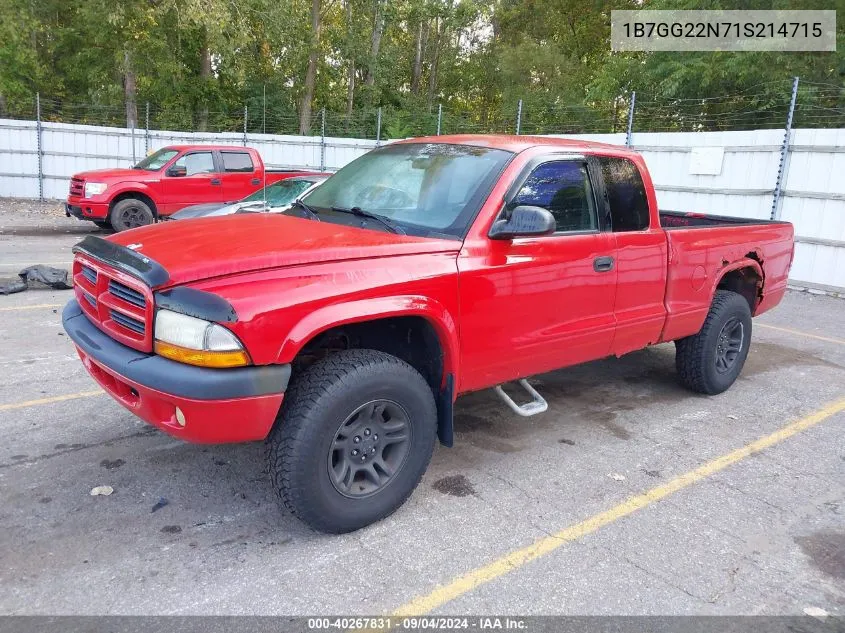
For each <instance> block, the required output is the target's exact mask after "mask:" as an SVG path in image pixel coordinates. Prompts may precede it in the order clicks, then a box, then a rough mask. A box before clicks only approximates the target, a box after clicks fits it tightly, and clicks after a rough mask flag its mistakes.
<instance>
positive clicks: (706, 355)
mask: <svg viewBox="0 0 845 633" xmlns="http://www.w3.org/2000/svg"><path fill="white" fill-rule="evenodd" d="M750 345H751V309H750V308H749V307H748V302H747V301H746V300H745V298H744V297H742V296H741V295H738V294H737V293H735V292H731V291H729V290H717V291H716V296H715V297H714V298H713V304H712V305H711V306H710V312H708V313H707V318H706V319H705V320H704V325H703V326H702V327H701V330H700V331H699V332H698V334H694V335H693V336H688V337H686V338H682V339H678V340H677V341H675V367H676V369H677V371H678V377H679V378H680V381H681V383H682V384H683V385H684V386H685V387H687V388H688V389H691V390H693V391H697V392H698V393H705V394H708V395H715V394H717V393H722V392H723V391H725V390H726V389H728V387H730V386H731V385H732V384H733V383H734V381H735V380H736V379H737V376H739V373H740V372H741V371H742V367H743V365H745V359H746V358H747V357H748V348H749V346H750Z"/></svg>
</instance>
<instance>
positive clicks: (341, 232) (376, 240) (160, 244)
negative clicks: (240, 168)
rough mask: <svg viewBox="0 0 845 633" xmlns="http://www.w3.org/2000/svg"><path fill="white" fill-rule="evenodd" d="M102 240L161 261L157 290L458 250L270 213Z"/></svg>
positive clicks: (450, 244) (448, 243) (450, 243)
mask: <svg viewBox="0 0 845 633" xmlns="http://www.w3.org/2000/svg"><path fill="white" fill-rule="evenodd" d="M88 239H91V238H88ZM106 239H107V240H108V241H109V242H112V243H113V244H119V245H121V246H125V247H128V248H129V249H131V250H132V251H134V252H135V253H136V254H137V255H140V256H143V257H146V258H149V259H151V260H153V261H154V262H157V263H158V264H160V265H161V267H163V268H164V270H165V271H167V275H168V279H167V281H162V282H161V283H158V284H156V285H154V287H156V288H165V287H169V286H175V285H179V284H186V283H190V282H192V281H199V280H204V279H210V278H212V277H220V276H223V275H233V274H237V273H246V272H250V271H255V270H264V269H268V268H278V267H282V266H300V265H304V264H314V263H323V262H337V261H344V260H351V259H362V258H374V257H396V256H401V255H416V254H420V253H444V252H455V253H457V252H458V251H459V250H460V247H461V242H459V241H457V240H447V239H439V238H427V237H416V236H412V235H397V234H395V233H386V232H383V231H381V230H374V229H362V228H358V227H354V226H345V225H342V224H333V223H331V222H317V221H315V220H307V219H301V218H296V217H291V216H286V215H279V214H272V213H269V214H268V213H255V214H253V213H249V214H238V215H229V216H223V217H216V218H198V219H195V220H191V221H190V222H165V223H162V224H153V225H150V226H144V227H141V228H138V229H133V230H131V231H125V232H123V233H118V234H117V235H112V236H110V237H108V238H106ZM121 250H122V249H121ZM124 252H126V251H124Z"/></svg>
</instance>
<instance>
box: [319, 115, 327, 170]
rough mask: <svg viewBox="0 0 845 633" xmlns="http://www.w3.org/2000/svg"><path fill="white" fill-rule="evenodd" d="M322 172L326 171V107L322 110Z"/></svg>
mask: <svg viewBox="0 0 845 633" xmlns="http://www.w3.org/2000/svg"><path fill="white" fill-rule="evenodd" d="M320 171H326V107H325V106H323V109H322V110H320Z"/></svg>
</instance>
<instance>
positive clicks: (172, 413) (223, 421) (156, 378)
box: [62, 299, 290, 444]
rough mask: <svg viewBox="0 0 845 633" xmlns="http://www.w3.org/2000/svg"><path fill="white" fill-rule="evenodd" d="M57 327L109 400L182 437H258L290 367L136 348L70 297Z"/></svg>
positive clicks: (275, 408)
mask: <svg viewBox="0 0 845 633" xmlns="http://www.w3.org/2000/svg"><path fill="white" fill-rule="evenodd" d="M62 325H63V326H64V328H65V331H66V332H67V333H68V336H70V338H71V339H72V340H73V342H74V343H75V344H76V349H77V352H78V353H79V357H80V358H81V359H82V363H83V364H84V365H85V368H86V369H87V370H88V373H90V374H91V376H92V377H93V378H94V380H96V381H97V383H98V384H99V385H100V386H101V387H102V388H103V389H105V391H106V392H107V393H108V394H109V395H110V396H111V397H112V398H114V399H115V400H117V401H118V402H119V403H120V404H122V405H123V406H124V407H126V408H127V409H129V410H130V411H131V412H132V413H134V414H135V415H137V416H138V417H140V418H141V419H142V420H144V421H146V422H148V423H149V424H152V425H153V426H155V427H157V428H159V429H161V430H163V431H165V432H167V433H169V434H171V435H173V436H175V437H179V438H181V439H184V440H187V441H189V442H199V443H205V444H219V443H229V442H248V441H253V440H261V439H264V438H265V437H267V434H268V433H269V432H270V429H271V428H272V426H273V422H274V421H275V419H276V415H277V414H278V412H279V407H281V404H282V398H283V397H284V390H285V389H286V388H287V383H288V380H289V379H290V365H266V366H261V367H241V368H237V369H208V368H205V367H193V366H191V365H184V364H182V363H177V362H175V361H172V360H168V359H166V358H162V357H160V356H157V355H155V354H145V353H143V352H138V351H136V350H133V349H131V348H130V347H127V346H125V345H122V344H121V343H118V342H117V341H115V340H114V339H112V338H111V337H109V336H108V335H106V334H104V333H103V332H101V331H100V330H99V329H98V328H97V327H96V326H95V325H94V324H93V323H91V321H90V320H89V319H88V317H87V316H85V315H84V314H83V313H82V310H81V309H80V307H79V304H78V303H77V302H76V300H75V299H73V300H71V301H70V302H68V304H67V305H66V306H65V308H64V310H63V312H62ZM177 407H178V408H179V409H180V410H181V412H182V414H183V419H184V421H185V424H184V425H182V424H180V421H179V419H178V418H177V414H176V408H177Z"/></svg>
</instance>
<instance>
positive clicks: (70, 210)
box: [65, 202, 88, 220]
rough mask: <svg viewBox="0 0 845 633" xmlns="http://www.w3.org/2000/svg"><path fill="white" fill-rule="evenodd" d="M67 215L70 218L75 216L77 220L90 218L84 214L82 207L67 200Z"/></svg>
mask: <svg viewBox="0 0 845 633" xmlns="http://www.w3.org/2000/svg"><path fill="white" fill-rule="evenodd" d="M65 215H66V216H67V217H69V218H70V217H74V218H76V219H77V220H87V219H88V218H86V217H85V216H84V215H82V207H77V206H75V205H72V204H68V203H67V202H65Z"/></svg>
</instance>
